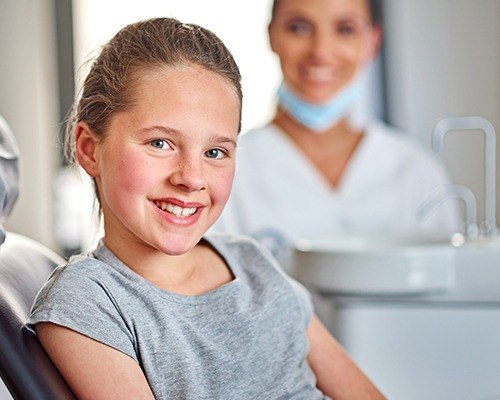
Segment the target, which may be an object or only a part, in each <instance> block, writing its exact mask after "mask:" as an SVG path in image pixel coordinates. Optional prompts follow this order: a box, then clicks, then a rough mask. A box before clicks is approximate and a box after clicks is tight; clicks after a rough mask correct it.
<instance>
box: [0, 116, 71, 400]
mask: <svg viewBox="0 0 500 400" xmlns="http://www.w3.org/2000/svg"><path fill="white" fill-rule="evenodd" d="M18 158H19V150H18V148H17V143H16V141H15V137H14V135H13V133H12V131H11V130H10V127H9V126H8V125H7V122H6V121H5V120H4V119H3V118H2V116H0V377H1V379H2V380H3V382H4V383H5V386H6V387H7V389H8V390H9V392H10V394H11V396H12V397H13V398H14V400H76V397H75V396H74V394H73V393H72V392H71V390H70V389H69V387H68V386H67V384H66V382H65V381H64V380H63V378H62V377H61V375H60V374H59V372H58V371H57V369H56V367H55V366H54V364H53V363H52V361H51V360H50V358H49V357H48V355H47V354H46V353H45V350H44V349H43V347H42V346H41V344H40V343H39V341H38V339H37V338H36V336H35V335H34V334H33V333H32V332H31V331H29V330H28V329H27V328H26V327H25V326H24V323H25V321H26V320H27V318H28V316H29V313H30V309H31V305H32V304H33V301H34V299H35V296H36V294H37V293H38V291H39V290H40V289H41V287H42V285H43V284H44V283H45V281H46V280H47V278H48V276H49V274H50V273H51V272H52V270H53V269H54V267H55V266H56V265H57V264H61V263H64V260H63V259H62V258H61V257H59V256H58V255H57V254H55V253H54V252H52V251H51V250H49V249H48V248H46V247H44V246H43V245H42V244H40V243H38V242H36V241H34V240H31V239H28V238H27V237H25V236H22V235H18V234H15V233H13V232H6V231H5V229H4V227H3V225H2V223H3V221H4V218H5V217H6V216H8V215H9V214H10V212H11V210H12V208H13V206H14V203H15V202H16V200H17V197H18V193H19V166H18ZM0 389H3V387H2V388H0ZM1 395H2V394H1V393H0V396H1Z"/></svg>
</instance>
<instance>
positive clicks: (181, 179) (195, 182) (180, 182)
mask: <svg viewBox="0 0 500 400" xmlns="http://www.w3.org/2000/svg"><path fill="white" fill-rule="evenodd" d="M169 182H170V184H172V185H174V186H176V187H179V188H181V189H182V190H184V191H187V192H196V191H200V190H204V189H205V188H206V181H205V175H204V172H203V166H202V165H201V162H200V161H197V160H190V159H188V158H182V159H180V160H179V164H178V165H177V168H176V169H175V171H173V172H172V173H171V174H170V176H169Z"/></svg>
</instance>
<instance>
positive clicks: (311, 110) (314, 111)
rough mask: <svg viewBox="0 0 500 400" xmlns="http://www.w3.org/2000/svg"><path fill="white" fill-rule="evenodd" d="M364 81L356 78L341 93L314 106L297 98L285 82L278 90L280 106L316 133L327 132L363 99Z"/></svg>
mask: <svg viewBox="0 0 500 400" xmlns="http://www.w3.org/2000/svg"><path fill="white" fill-rule="evenodd" d="M362 94H363V79H360V77H358V78H355V79H354V80H353V81H352V82H351V83H350V84H349V85H348V86H347V87H346V88H344V89H343V90H341V91H340V93H338V94H336V95H334V96H333V97H332V98H331V99H330V100H328V101H326V102H325V103H323V104H312V103H309V102H307V101H305V100H303V99H301V98H300V97H299V96H297V95H296V94H295V93H293V92H292V91H291V89H290V88H289V87H288V86H287V85H286V83H285V82H283V83H282V84H281V86H280V88H279V89H278V101H279V104H280V106H281V107H282V108H283V109H284V110H286V111H287V112H288V113H289V114H290V115H292V116H293V117H294V118H295V119H296V120H297V121H299V122H300V123H301V124H302V125H304V126H306V127H307V128H309V129H311V130H312V131H313V132H315V133H323V132H326V131H327V130H328V129H330V128H331V127H333V126H335V125H336V124H338V123H339V122H340V120H341V119H342V118H344V117H346V116H347V115H348V114H349V112H350V111H351V110H352V109H353V108H354V106H355V105H356V104H357V103H358V101H359V100H360V99H361V97H362Z"/></svg>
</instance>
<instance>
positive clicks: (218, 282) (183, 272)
mask: <svg viewBox="0 0 500 400" xmlns="http://www.w3.org/2000/svg"><path fill="white" fill-rule="evenodd" d="M104 244H105V245H106V246H107V247H108V248H109V249H110V250H111V251H112V252H113V253H114V254H115V256H116V257H118V259H120V261H122V262H123V263H124V264H125V265H126V266H127V267H128V268H130V269H131V270H132V271H134V272H135V273H136V274H138V275H140V276H141V277H143V278H144V279H146V280H147V281H149V282H151V283H153V284H155V285H156V286H158V287H160V288H162V289H164V290H167V291H169V292H172V293H177V294H182V295H191V296H195V295H200V294H203V293H207V292H210V291H212V290H214V289H216V288H218V287H220V286H222V285H224V284H226V283H228V282H230V281H231V280H233V279H234V276H233V273H232V271H231V269H230V268H229V266H228V265H227V264H226V262H225V261H224V259H223V258H222V257H221V256H220V255H219V253H218V252H217V251H215V249H214V248H213V247H212V246H211V245H210V244H208V243H207V242H206V241H204V240H203V239H202V241H200V243H198V244H197V245H196V246H195V247H194V248H192V249H191V250H190V251H189V252H187V253H185V254H182V255H168V254H165V253H162V252H160V251H159V250H157V249H154V248H152V247H150V246H147V245H146V244H137V245H136V246H123V245H122V246H116V245H115V246H114V245H113V242H112V241H110V240H106V237H105V238H104Z"/></svg>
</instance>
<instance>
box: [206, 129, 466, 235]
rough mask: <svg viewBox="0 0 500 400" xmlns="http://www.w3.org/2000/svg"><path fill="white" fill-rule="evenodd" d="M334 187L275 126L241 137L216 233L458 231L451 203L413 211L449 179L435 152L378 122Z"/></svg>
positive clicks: (453, 204) (447, 233) (357, 233)
mask: <svg viewBox="0 0 500 400" xmlns="http://www.w3.org/2000/svg"><path fill="white" fill-rule="evenodd" d="M365 135H366V137H364V138H363V139H362V141H361V143H360V145H359V147H358V149H357V150H356V152H355V154H354V155H353V157H352V159H351V161H350V162H349V164H348V166H347V169H346V170H345V173H344V175H343V177H342V181H341V182H340V185H339V187H338V188H335V189H333V188H332V187H331V186H330V185H329V183H328V182H327V181H326V179H325V178H324V177H323V176H322V175H321V174H320V172H319V171H318V170H317V169H316V168H315V166H314V165H313V164H311V163H310V161H309V160H308V159H307V158H305V157H304V155H303V154H302V153H301V151H300V149H299V148H298V147H297V146H296V145H295V144H294V143H293V142H292V141H291V140H290V139H289V138H288V136H287V135H286V134H285V133H283V132H282V131H281V130H280V129H279V128H278V127H277V126H275V125H272V124H271V125H267V126H265V127H263V128H260V129H256V130H253V131H250V132H248V133H246V134H244V135H242V136H241V137H240V142H239V144H238V154H237V161H236V165H237V168H236V177H235V181H234V186H233V192H232V194H231V197H230V199H229V202H228V204H227V206H226V209H225V211H224V212H223V214H222V216H221V218H220V219H219V221H218V222H217V224H216V225H215V226H214V228H213V229H214V230H225V231H229V232H232V233H244V234H250V235H255V236H259V231H262V230H269V229H272V230H278V231H280V232H281V233H282V234H284V235H285V236H286V237H287V238H288V239H290V240H292V241H294V240H297V239H332V238H334V237H338V236H339V235H341V236H346V235H349V236H350V235H354V236H379V237H380V235H381V234H383V235H384V237H385V238H387V237H395V238H398V239H401V238H405V239H406V238H412V239H415V238H418V239H420V240H422V239H429V240H430V239H433V240H438V239H445V238H449V236H450V235H451V234H452V233H453V232H455V231H457V230H460V222H459V218H458V213H457V207H456V204H455V203H454V202H447V203H444V204H442V205H440V206H439V207H438V208H437V209H436V210H435V211H434V212H433V213H431V214H430V216H429V217H428V218H427V219H425V220H424V221H420V220H418V219H417V218H416V209H417V207H418V206H419V205H420V204H421V203H422V202H423V201H424V200H426V199H427V198H428V197H429V196H430V195H431V194H432V193H433V192H434V190H436V189H437V188H438V187H439V186H441V185H445V184H448V183H449V177H448V174H447V172H446V170H445V168H444V166H443V165H442V163H441V162H440V160H439V159H438V157H437V156H436V155H435V154H434V153H433V152H432V150H430V149H427V148H425V147H424V146H423V145H422V144H421V143H420V142H418V141H417V140H416V139H414V138H412V137H410V136H409V135H407V134H404V133H402V132H399V131H397V130H396V129H394V128H390V127H388V126H386V125H384V124H383V123H381V122H374V123H372V124H371V125H369V126H368V129H367V130H366V134H365Z"/></svg>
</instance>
